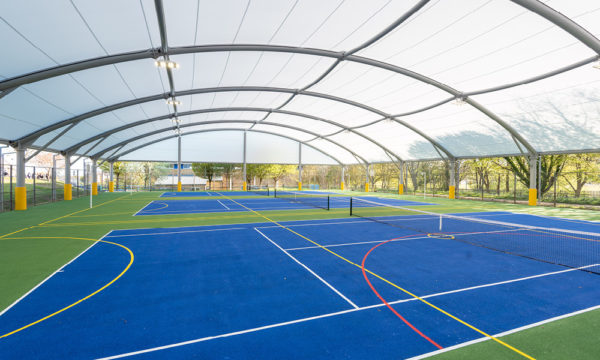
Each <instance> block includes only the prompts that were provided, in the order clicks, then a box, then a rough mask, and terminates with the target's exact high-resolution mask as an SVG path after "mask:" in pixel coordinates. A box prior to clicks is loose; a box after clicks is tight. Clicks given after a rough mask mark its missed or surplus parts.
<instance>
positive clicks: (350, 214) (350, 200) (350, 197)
mask: <svg viewBox="0 0 600 360" xmlns="http://www.w3.org/2000/svg"><path fill="white" fill-rule="evenodd" d="M350 216H352V196H351V197H350Z"/></svg>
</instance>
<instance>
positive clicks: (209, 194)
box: [205, 191, 213, 196]
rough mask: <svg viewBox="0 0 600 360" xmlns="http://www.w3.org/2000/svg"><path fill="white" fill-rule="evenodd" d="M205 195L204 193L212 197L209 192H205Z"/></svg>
mask: <svg viewBox="0 0 600 360" xmlns="http://www.w3.org/2000/svg"><path fill="white" fill-rule="evenodd" d="M205 193H206V194H207V195H208V196H213V195H212V194H211V193H210V192H208V191H205Z"/></svg>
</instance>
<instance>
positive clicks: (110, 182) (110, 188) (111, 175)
mask: <svg viewBox="0 0 600 360" xmlns="http://www.w3.org/2000/svg"><path fill="white" fill-rule="evenodd" d="M109 164H110V171H109V174H108V176H109V180H108V192H115V182H114V181H113V179H114V175H115V171H114V167H113V166H114V163H113V162H112V161H111V162H110V163H109Z"/></svg>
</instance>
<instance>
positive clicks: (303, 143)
mask: <svg viewBox="0 0 600 360" xmlns="http://www.w3.org/2000/svg"><path fill="white" fill-rule="evenodd" d="M219 131H239V132H256V133H263V134H269V135H273V136H279V137H282V138H286V139H290V140H292V141H296V142H298V143H299V144H302V145H305V146H308V147H310V148H312V149H315V150H316V151H318V152H320V153H321V154H323V155H325V156H328V157H330V158H332V159H333V160H335V161H337V163H338V164H340V165H345V164H344V163H343V162H341V161H340V160H338V159H337V158H336V157H334V156H332V155H330V154H328V153H327V152H325V151H323V150H321V149H319V148H317V147H316V146H313V145H310V144H306V143H305V142H303V141H300V140H298V139H295V138H293V137H291V136H287V135H283V134H278V133H274V132H271V131H265V130H254V129H243V128H239V129H231V128H222V129H205V130H196V131H190V132H188V133H183V134H181V136H186V135H192V134H200V133H206V132H219ZM178 136H180V135H169V136H165V137H164V138H160V139H156V140H152V141H149V142H147V143H144V144H142V145H139V146H136V147H134V148H132V149H129V150H127V151H124V152H123V153H121V154H118V155H116V156H112V157H111V158H110V159H107V160H108V161H109V162H110V161H116V160H118V159H119V157H121V156H124V155H127V154H129V153H131V152H134V151H136V150H139V149H142V148H145V147H146V146H150V145H153V144H156V143H159V142H161V141H165V140H169V139H172V138H176V137H178Z"/></svg>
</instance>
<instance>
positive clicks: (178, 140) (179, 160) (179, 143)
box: [177, 134, 181, 191]
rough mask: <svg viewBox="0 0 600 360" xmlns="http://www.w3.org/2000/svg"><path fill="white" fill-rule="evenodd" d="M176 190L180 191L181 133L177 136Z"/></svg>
mask: <svg viewBox="0 0 600 360" xmlns="http://www.w3.org/2000/svg"><path fill="white" fill-rule="evenodd" d="M177 191H181V134H179V136H178V137H177Z"/></svg>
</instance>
